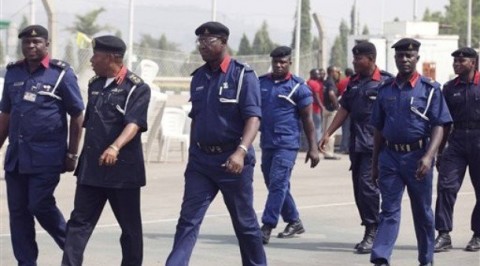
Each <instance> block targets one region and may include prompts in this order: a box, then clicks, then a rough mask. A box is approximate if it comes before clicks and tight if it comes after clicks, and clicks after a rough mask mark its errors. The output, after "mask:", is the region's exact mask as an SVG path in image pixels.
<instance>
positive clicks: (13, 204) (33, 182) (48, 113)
mask: <svg viewBox="0 0 480 266" xmlns="http://www.w3.org/2000/svg"><path fill="white" fill-rule="evenodd" d="M18 38H19V39H20V40H21V47H22V53H23V55H24V57H25V58H24V59H23V60H20V61H18V62H16V63H11V64H9V65H8V66H7V73H6V75H5V84H4V89H3V96H2V101H1V102H0V147H2V146H3V143H4V142H5V140H6V138H7V136H8V141H9V145H8V147H7V152H6V155H5V181H6V188H7V201H8V211H9V215H10V237H11V240H12V246H13V253H14V255H15V258H16V260H17V261H18V265H37V257H38V246H37V242H36V241H35V219H36V220H37V221H38V223H39V224H40V225H41V226H42V227H43V228H44V229H45V231H47V233H48V234H49V235H50V236H51V237H52V238H53V240H55V242H56V243H57V245H58V246H59V247H60V248H61V249H63V248H64V245H65V228H66V224H65V219H64V217H63V214H62V213H61V211H60V210H59V209H58V207H57V205H56V202H55V197H54V191H55V188H56V187H57V185H58V183H59V181H60V174H61V173H62V172H71V171H73V170H74V169H75V166H76V163H77V157H78V156H77V152H78V146H79V142H80V138H81V135H82V122H83V109H84V104H83V101H82V96H81V94H80V89H79V87H78V84H77V78H76V76H75V74H74V72H73V70H72V68H71V67H70V66H69V65H68V64H67V63H66V62H63V61H60V60H56V59H51V58H50V57H49V55H48V47H49V45H50V42H49V41H48V31H47V29H45V28H44V27H43V26H40V25H30V26H28V27H26V28H24V29H22V30H21V31H20V33H19V34H18ZM67 115H68V116H69V117H70V121H69V120H68V119H67Z"/></svg>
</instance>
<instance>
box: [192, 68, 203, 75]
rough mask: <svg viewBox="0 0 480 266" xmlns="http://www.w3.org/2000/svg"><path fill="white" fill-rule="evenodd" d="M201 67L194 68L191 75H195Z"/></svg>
mask: <svg viewBox="0 0 480 266" xmlns="http://www.w3.org/2000/svg"><path fill="white" fill-rule="evenodd" d="M200 68H201V67H199V68H197V69H195V70H194V71H193V72H192V73H190V76H193V75H195V73H197V71H198V70H199V69H200Z"/></svg>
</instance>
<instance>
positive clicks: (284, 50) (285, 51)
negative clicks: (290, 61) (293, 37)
mask: <svg viewBox="0 0 480 266" xmlns="http://www.w3.org/2000/svg"><path fill="white" fill-rule="evenodd" d="M291 54H292V48H290V47H288V46H279V47H277V48H275V49H273V51H272V52H271V53H270V56H271V57H285V56H289V55H291Z"/></svg>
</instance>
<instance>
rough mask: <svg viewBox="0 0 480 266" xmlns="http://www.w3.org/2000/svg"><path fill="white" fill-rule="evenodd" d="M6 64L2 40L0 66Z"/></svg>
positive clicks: (0, 44)
mask: <svg viewBox="0 0 480 266" xmlns="http://www.w3.org/2000/svg"><path fill="white" fill-rule="evenodd" d="M4 64H5V54H4V53H3V41H2V40H0V65H4Z"/></svg>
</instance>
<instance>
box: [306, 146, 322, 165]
mask: <svg viewBox="0 0 480 266" xmlns="http://www.w3.org/2000/svg"><path fill="white" fill-rule="evenodd" d="M308 160H310V168H314V167H315V166H317V164H318V163H319V162H320V157H319V156H318V149H316V147H312V148H310V149H309V150H308V152H307V157H305V163H307V162H308Z"/></svg>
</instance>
